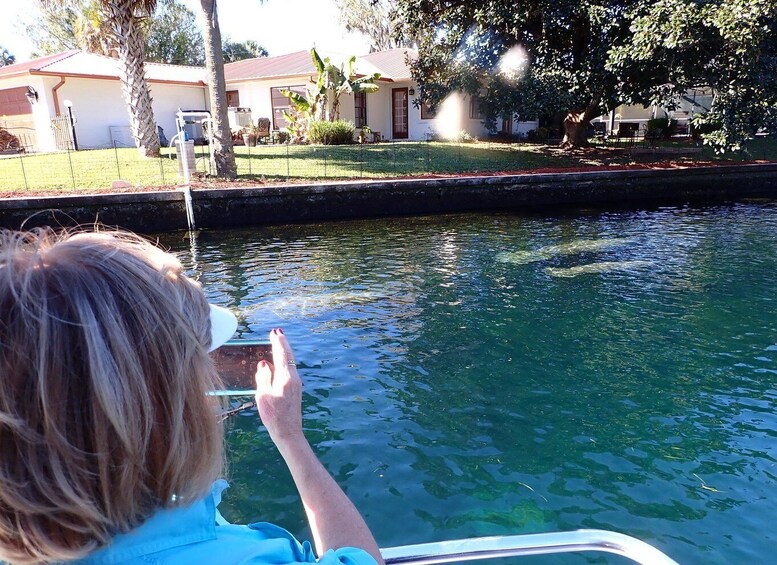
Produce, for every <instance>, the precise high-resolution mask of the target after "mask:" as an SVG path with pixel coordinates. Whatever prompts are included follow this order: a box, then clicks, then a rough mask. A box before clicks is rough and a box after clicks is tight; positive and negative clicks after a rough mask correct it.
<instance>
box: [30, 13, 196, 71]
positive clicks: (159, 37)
mask: <svg viewBox="0 0 777 565" xmlns="http://www.w3.org/2000/svg"><path fill="white" fill-rule="evenodd" d="M157 4H158V7H157V9H156V11H155V12H154V13H153V15H152V16H151V17H150V18H142V19H141V21H140V25H141V30H142V33H143V36H144V38H145V46H146V60H147V61H153V62H155V63H171V64H179V65H202V64H203V62H204V61H205V51H204V49H203V47H202V34H201V33H200V31H199V25H198V24H197V21H196V17H195V15H194V13H193V12H192V11H191V10H189V9H187V8H186V6H184V5H183V4H181V3H180V2H179V1H177V0H162V1H161V2H157ZM26 30H27V35H28V36H29V37H30V39H32V42H33V43H34V44H35V46H36V48H37V53H36V54H39V55H51V54H53V53H59V52H61V51H66V50H68V49H80V50H81V51H87V52H89V53H97V54H98V55H107V56H109V57H118V54H117V52H116V50H115V48H114V47H113V46H112V45H111V42H110V37H109V34H108V31H109V30H108V28H107V27H106V26H102V25H101V22H100V11H99V4H98V2H97V0H61V1H60V2H56V3H52V4H49V5H47V6H46V7H44V9H43V10H41V14H40V18H38V19H37V20H35V21H33V22H31V23H29V24H28V25H27V26H26Z"/></svg>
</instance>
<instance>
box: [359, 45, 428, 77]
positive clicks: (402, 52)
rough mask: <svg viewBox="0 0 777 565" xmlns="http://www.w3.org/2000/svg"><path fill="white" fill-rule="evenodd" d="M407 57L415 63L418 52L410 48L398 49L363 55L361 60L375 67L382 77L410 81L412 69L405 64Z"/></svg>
mask: <svg viewBox="0 0 777 565" xmlns="http://www.w3.org/2000/svg"><path fill="white" fill-rule="evenodd" d="M405 57H408V58H409V59H410V60H411V61H415V60H416V59H417V58H418V51H416V50H415V49H410V48H409V47H398V48H396V49H389V50H387V51H377V52H375V53H370V54H369V55H363V56H361V57H359V59H364V60H365V61H367V62H368V63H370V64H371V65H372V66H373V67H376V68H377V69H378V71H379V72H380V73H381V75H383V76H385V77H389V78H392V79H394V80H410V68H409V67H408V66H407V63H406V62H405Z"/></svg>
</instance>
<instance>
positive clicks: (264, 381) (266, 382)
mask: <svg viewBox="0 0 777 565" xmlns="http://www.w3.org/2000/svg"><path fill="white" fill-rule="evenodd" d="M272 380H273V366H272V365H271V364H270V363H268V362H267V361H265V360H264V359H262V360H261V361H259V365H258V366H257V367H256V390H259V391H264V392H267V391H269V390H271V389H272Z"/></svg>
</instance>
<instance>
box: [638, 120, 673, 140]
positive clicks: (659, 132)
mask: <svg viewBox="0 0 777 565" xmlns="http://www.w3.org/2000/svg"><path fill="white" fill-rule="evenodd" d="M675 126H676V123H675V122H673V121H672V120H671V119H669V118H653V119H651V120H648V121H647V123H646V124H645V133H646V134H648V136H649V137H653V138H657V137H664V138H665V139H669V138H671V137H672V134H674V132H675Z"/></svg>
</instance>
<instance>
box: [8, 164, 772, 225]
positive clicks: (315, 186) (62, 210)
mask: <svg viewBox="0 0 777 565" xmlns="http://www.w3.org/2000/svg"><path fill="white" fill-rule="evenodd" d="M230 186H231V185H230ZM753 197H765V198H777V163H748V164H737V165H730V164H725V165H717V164H716V165H708V164H705V165H701V166H687V167H686V166H669V167H662V168H658V167H650V168H648V167H636V168H635V167H629V168H618V169H615V170H601V169H593V170H578V171H563V172H562V171H554V172H540V171H531V172H523V173H519V174H510V173H509V172H504V173H489V174H477V173H476V174H462V175H459V176H450V175H446V176H442V175H435V176H425V177H411V178H394V179H380V180H348V181H329V182H312V183H311V182H307V183H282V184H274V185H270V184H266V185H258V186H243V187H236V188H193V190H192V200H193V208H194V217H195V221H196V224H197V228H229V227H250V226H259V225H266V224H270V223H276V224H277V223H298V222H314V221H327V220H345V219H357V218H372V217H386V216H414V215H425V214H443V213H456V212H470V211H471V212H477V211H486V210H513V211H515V212H526V213H528V212H537V211H546V212H548V211H550V212H552V211H561V210H569V209H574V208H577V209H592V208H602V209H606V208H612V207H619V208H624V207H625V208H640V207H647V206H651V205H652V206H654V205H678V204H685V203H713V202H722V201H736V200H741V199H745V198H753ZM95 222H100V223H102V224H104V225H108V226H120V227H122V228H125V229H129V230H133V231H138V232H164V231H176V230H185V229H187V228H188V225H187V221H186V209H185V204H184V195H183V192H182V191H181V190H180V189H168V190H148V191H133V192H118V193H116V192H113V193H97V194H94V193H89V194H77V195H73V194H70V195H67V194H66V195H57V196H37V197H13V198H3V199H0V226H2V227H7V228H18V227H20V226H21V225H22V224H24V225H25V226H26V227H33V226H38V225H57V226H74V225H89V224H94V223H95Z"/></svg>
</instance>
